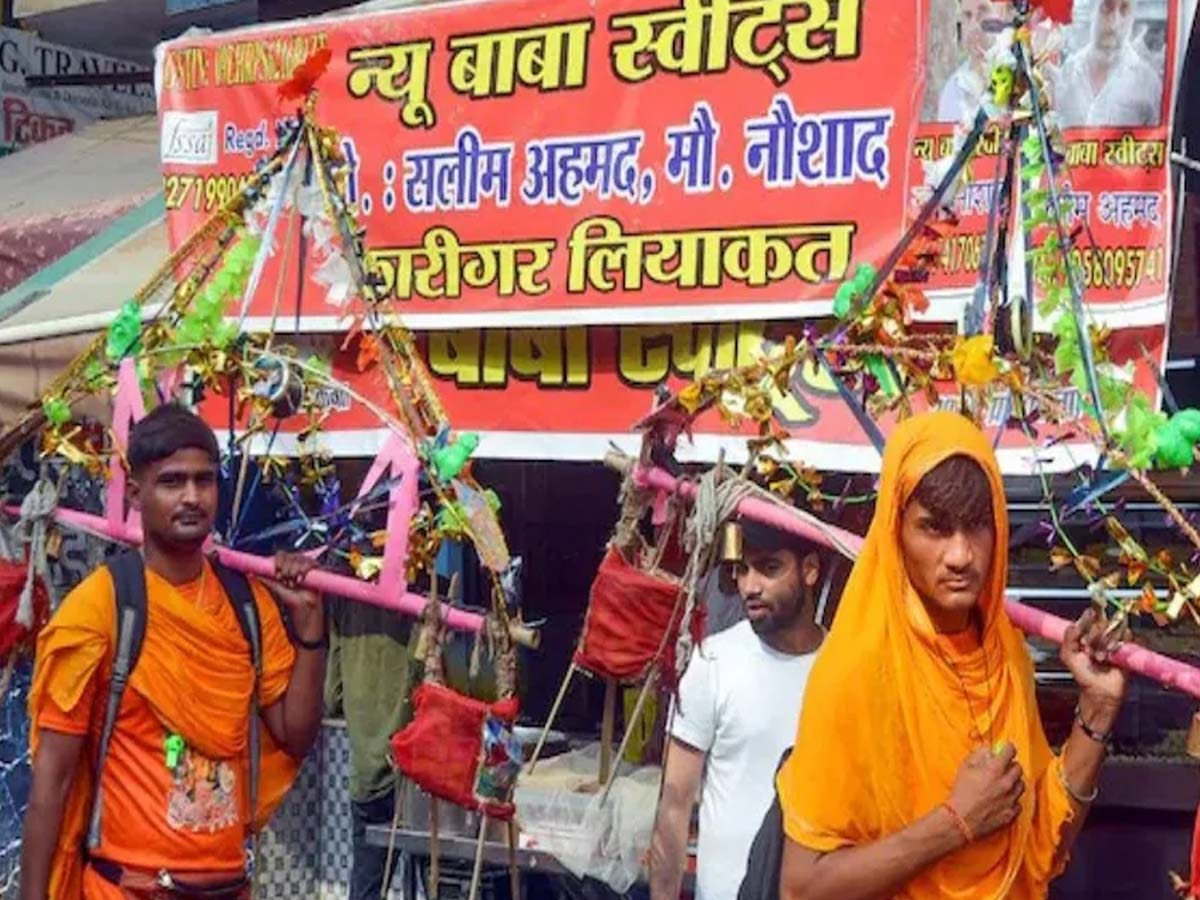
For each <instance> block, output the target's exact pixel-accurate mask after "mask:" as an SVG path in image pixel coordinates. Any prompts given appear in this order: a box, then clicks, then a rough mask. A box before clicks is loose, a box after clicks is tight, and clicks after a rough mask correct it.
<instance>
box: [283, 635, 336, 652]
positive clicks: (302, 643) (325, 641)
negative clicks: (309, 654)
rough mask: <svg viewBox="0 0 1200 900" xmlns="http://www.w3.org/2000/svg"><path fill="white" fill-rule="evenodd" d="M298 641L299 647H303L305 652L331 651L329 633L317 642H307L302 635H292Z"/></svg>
mask: <svg viewBox="0 0 1200 900" xmlns="http://www.w3.org/2000/svg"><path fill="white" fill-rule="evenodd" d="M292 637H293V639H294V640H295V641H296V646H297V647H303V648H304V649H305V650H328V649H329V633H328V632H326V633H325V634H323V635H321V636H320V637H319V638H317V639H316V640H315V641H306V640H304V638H302V637H300V635H298V634H296V635H292Z"/></svg>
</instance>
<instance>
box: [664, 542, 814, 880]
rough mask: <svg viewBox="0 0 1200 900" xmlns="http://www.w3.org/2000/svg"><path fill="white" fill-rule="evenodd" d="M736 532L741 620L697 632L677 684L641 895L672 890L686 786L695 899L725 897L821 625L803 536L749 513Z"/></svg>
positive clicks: (766, 793)
mask: <svg viewBox="0 0 1200 900" xmlns="http://www.w3.org/2000/svg"><path fill="white" fill-rule="evenodd" d="M742 532H743V538H744V540H743V543H744V549H743V562H742V564H741V566H740V567H739V570H738V573H737V587H738V593H739V594H740V595H741V599H742V603H743V606H744V607H745V612H746V619H745V620H744V621H741V622H739V623H738V624H736V625H734V626H733V627H731V628H729V629H728V630H726V631H723V632H722V633H720V634H718V635H715V636H713V637H710V638H708V639H707V640H705V641H704V643H703V644H702V645H701V647H699V648H698V649H697V650H696V652H695V653H694V654H693V656H692V659H691V662H690V664H689V665H688V669H687V672H686V673H685V674H684V676H683V681H682V682H681V684H680V687H679V703H678V706H677V707H676V710H675V715H674V717H673V719H672V724H671V741H670V745H669V748H668V750H667V754H666V762H665V767H664V772H663V788H662V799H661V800H660V801H659V807H658V817H657V821H656V823H655V828H654V839H653V841H652V843H651V849H650V896H651V900H677V898H678V897H679V890H680V885H681V884H682V880H683V872H684V868H685V865H686V863H687V843H688V832H689V828H690V824H691V818H692V809H693V807H694V805H695V802H696V795H697V793H699V794H700V846H699V851H698V859H697V873H696V898H697V900H736V897H737V893H738V888H739V887H740V886H741V883H742V878H743V877H744V876H745V873H746V858H747V856H748V855H749V852H750V845H751V843H752V842H753V840H754V835H755V834H756V833H757V831H758V829H759V827H760V826H761V825H762V821H763V817H764V816H765V815H766V812H767V810H768V809H769V808H770V806H771V802H772V800H773V799H774V796H775V787H774V784H775V770H776V769H777V768H778V765H779V760H780V758H781V757H782V756H783V752H784V751H785V750H786V749H788V748H789V747H790V746H791V745H792V742H793V741H794V740H795V737H796V723H797V721H798V719H799V716H800V702H801V700H802V698H803V696H804V685H805V683H806V682H807V680H808V674H809V672H810V671H811V670H812V665H813V661H814V659H815V658H816V651H817V648H818V647H819V646H820V645H821V641H822V639H823V638H824V634H825V632H824V629H822V628H821V627H820V626H819V625H818V624H817V623H816V622H814V621H813V615H814V609H815V602H814V596H815V588H816V584H817V579H818V577H819V575H820V559H819V557H818V555H817V553H816V551H815V549H814V548H813V547H812V545H810V544H807V543H805V542H803V541H801V540H800V539H799V538H796V537H795V536H793V535H790V534H785V533H783V532H779V531H776V530H774V529H772V528H768V527H766V526H764V525H759V524H757V523H754V522H749V521H745V522H743V523H742Z"/></svg>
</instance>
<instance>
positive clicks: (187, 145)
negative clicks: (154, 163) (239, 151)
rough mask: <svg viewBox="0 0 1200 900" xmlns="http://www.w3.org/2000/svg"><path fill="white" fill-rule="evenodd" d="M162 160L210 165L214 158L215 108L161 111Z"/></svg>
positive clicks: (215, 141) (215, 148) (215, 138)
mask: <svg viewBox="0 0 1200 900" xmlns="http://www.w3.org/2000/svg"><path fill="white" fill-rule="evenodd" d="M160 149H161V151H162V161H163V162H164V163H178V164H181V165H193V166H211V165H213V164H215V163H216V161H217V149H218V148H217V111H216V110H215V109H214V110H204V111H202V112H175V111H169V112H165V113H163V120H162V141H161V144H160Z"/></svg>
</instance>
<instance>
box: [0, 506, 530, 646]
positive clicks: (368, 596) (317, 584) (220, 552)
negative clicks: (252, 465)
mask: <svg viewBox="0 0 1200 900" xmlns="http://www.w3.org/2000/svg"><path fill="white" fill-rule="evenodd" d="M4 510H5V512H7V513H9V514H10V515H20V514H21V509H20V507H17V506H5V507H4ZM54 517H55V518H56V519H57V520H58V521H59V522H61V523H63V524H64V525H70V526H73V527H75V528H80V529H82V530H84V531H89V532H91V533H93V534H97V535H100V536H101V537H105V538H109V539H111V540H116V541H122V542H124V543H127V544H140V543H141V542H142V530H141V528H136V527H130V526H126V525H121V524H120V523H117V524H113V523H112V522H110V521H109V520H108V519H107V518H105V517H103V516H94V515H91V514H90V513H85V512H79V511H78V510H75V509H67V508H65V507H59V508H58V509H56V510H55V511H54ZM216 553H217V558H218V559H220V560H221V562H222V563H224V564H225V565H227V566H229V568H231V569H235V570H237V571H239V572H245V573H246V574H248V575H257V576H259V577H260V578H270V577H271V576H272V575H273V574H274V572H275V563H274V561H273V560H272V559H270V558H268V557H265V556H255V555H254V554H252V553H242V552H241V551H239V550H231V549H229V548H228V547H217V548H216ZM304 584H305V585H306V586H308V587H311V588H313V589H314V590H318V591H321V592H322V593H326V594H334V595H336V596H338V597H347V598H349V599H351V600H358V601H360V602H362V603H370V604H372V605H374V606H382V607H384V608H385V609H394V610H396V611H397V612H402V613H405V614H407V615H410V616H419V615H420V614H421V613H422V612H424V610H425V605H426V602H427V601H426V599H425V598H424V597H422V596H421V595H420V594H414V593H411V592H409V591H403V590H401V591H396V590H390V591H389V590H383V589H381V588H380V586H379V585H377V584H372V583H371V582H369V581H360V580H359V579H357V578H351V577H349V576H347V575H340V574H338V573H335V572H326V571H325V570H323V569H314V570H313V571H311V572H309V573H308V576H307V577H306V578H305V579H304ZM442 621H444V622H445V623H446V625H447V626H448V627H450V628H453V629H455V630H456V631H470V632H476V633H478V632H479V631H480V630H482V628H483V616H481V615H479V614H478V613H472V612H467V611H465V610H461V609H454V608H453V607H450V606H448V605H446V604H444V603H443V604H442ZM522 642H523V643H524V642H525V641H524V640H523V641H522Z"/></svg>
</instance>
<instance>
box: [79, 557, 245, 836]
mask: <svg viewBox="0 0 1200 900" xmlns="http://www.w3.org/2000/svg"><path fill="white" fill-rule="evenodd" d="M210 564H211V565H212V567H213V572H214V573H215V574H216V576H217V580H218V581H219V582H220V583H221V587H222V589H223V590H224V591H225V596H227V597H228V598H229V602H230V603H232V604H233V611H234V613H235V614H236V616H237V621H238V625H239V626H241V629H242V635H243V636H244V637H245V638H246V643H247V644H248V645H249V647H250V661H251V664H252V665H253V667H254V692H253V694H252V695H251V699H250V722H249V728H250V733H249V736H248V739H249V751H250V816H251V821H253V817H254V815H255V811H256V810H257V809H258V770H259V764H260V760H259V754H260V744H259V741H260V734H259V721H258V714H259V709H258V691H259V685H260V683H261V681H262V628H261V623H260V622H259V618H258V607H257V606H256V605H255V603H254V593H253V592H252V591H251V589H250V582H249V581H248V580H247V579H246V576H245V575H243V574H241V573H240V572H235V571H233V569H230V568H227V567H225V566H223V565H221V564H220V563H219V562H217V561H216V560H212V561H211V563H210ZM105 565H107V566H108V570H109V572H111V573H112V579H113V586H114V587H115V589H116V600H117V602H116V612H117V638H116V648H115V650H114V652H113V665H112V680H111V681H110V682H109V685H108V704H107V706H106V707H105V709H104V724H103V726H102V728H101V730H100V743H99V746H98V748H97V751H98V752H97V762H96V787H95V793H94V794H93V796H92V814H91V819H90V822H89V825H88V831H87V841H86V844H85V847H86V849H87V850H94V849H96V847H98V846H99V845H100V821H101V817H102V815H103V806H104V797H103V792H102V791H101V788H100V773H101V771H102V770H103V768H104V763H105V760H106V759H107V758H108V747H109V744H110V743H111V741H112V733H113V728H114V727H115V725H116V721H117V712H118V711H119V710H120V708H121V698H122V697H123V696H124V694H125V688H126V686H128V684H129V676H130V673H132V672H133V669H134V667H135V666H136V665H137V661H138V656H139V655H140V654H141V652H142V641H143V640H144V639H145V637H146V563H145V560H143V559H142V554H141V553H140V552H139V551H137V550H124V551H122V552H121V553H118V554H117V555H116V556H113V557H112V558H110V559H109V560H108V561H107V562H106V563H105Z"/></svg>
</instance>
